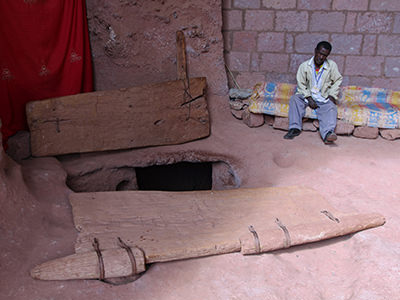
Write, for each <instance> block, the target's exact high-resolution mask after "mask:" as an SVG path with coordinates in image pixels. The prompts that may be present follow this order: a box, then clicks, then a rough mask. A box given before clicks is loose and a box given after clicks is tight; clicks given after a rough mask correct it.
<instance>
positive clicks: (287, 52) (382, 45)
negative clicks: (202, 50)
mask: <svg viewBox="0 0 400 300" xmlns="http://www.w3.org/2000/svg"><path fill="white" fill-rule="evenodd" d="M223 24H224V25H223V35H224V47H225V61H226V64H227V66H228V67H229V69H230V70H231V71H232V73H233V74H234V76H235V78H236V81H237V82H238V84H239V85H240V87H241V88H250V87H252V86H253V85H254V84H255V83H256V82H258V81H276V82H290V83H295V74H296V71H297V67H298V66H299V64H300V63H301V62H302V61H304V60H306V59H307V58H310V57H311V56H312V55H313V53H314V48H315V46H316V44H317V43H318V42H319V41H320V40H328V41H329V42H331V43H332V46H333V49H332V52H331V55H330V58H331V59H333V60H335V61H336V63H337V64H338V66H339V69H340V71H341V73H342V74H343V76H344V81H343V85H361V86H369V87H382V88H389V89H393V90H400V0H223ZM228 76H229V75H228ZM229 84H230V87H233V81H232V80H231V78H229Z"/></svg>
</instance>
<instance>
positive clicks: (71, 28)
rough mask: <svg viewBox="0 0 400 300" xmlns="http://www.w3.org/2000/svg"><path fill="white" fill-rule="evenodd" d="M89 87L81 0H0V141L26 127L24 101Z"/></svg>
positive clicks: (88, 57)
mask: <svg viewBox="0 0 400 300" xmlns="http://www.w3.org/2000/svg"><path fill="white" fill-rule="evenodd" d="M92 89H93V79H92V65H91V56H90V46H89V34H88V26H87V19H86V4H85V0H0V118H1V121H2V127H1V132H2V135H3V144H4V146H6V145H5V142H6V140H7V139H8V137H10V136H11V135H13V134H15V133H16V132H17V131H19V130H27V129H28V127H27V123H26V115H25V104H26V103H27V102H29V101H32V100H41V99H46V98H51V97H59V96H66V95H72V94H77V93H81V92H90V91H92Z"/></svg>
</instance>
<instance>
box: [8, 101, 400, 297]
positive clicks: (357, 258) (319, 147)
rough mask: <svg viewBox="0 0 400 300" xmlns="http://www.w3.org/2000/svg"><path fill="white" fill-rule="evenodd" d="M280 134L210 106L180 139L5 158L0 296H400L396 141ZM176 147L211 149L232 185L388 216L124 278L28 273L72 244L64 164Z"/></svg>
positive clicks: (99, 163) (96, 163)
mask: <svg viewBox="0 0 400 300" xmlns="http://www.w3.org/2000/svg"><path fill="white" fill-rule="evenodd" d="M213 111H216V110H215V109H214V110H213ZM284 134H285V132H284V131H280V130H275V129H273V128H272V127H270V126H268V125H263V126H261V127H258V128H249V127H247V126H246V125H245V124H244V123H243V122H242V121H239V120H237V119H235V118H234V117H233V116H232V115H231V113H230V112H229V111H228V110H222V111H220V112H219V113H218V114H217V113H215V112H214V114H213V115H212V134H211V136H210V137H208V138H206V139H202V140H199V141H195V142H191V143H186V144H183V145H178V146H164V147H154V148H144V149H138V150H130V151H118V152H113V153H108V154H99V155H98V154H88V155H79V156H76V157H70V158H69V159H64V160H63V161H62V163H60V162H59V161H58V160H57V159H55V158H35V159H29V160H24V161H23V162H22V163H21V168H19V167H18V165H15V164H13V163H12V162H7V164H6V169H7V170H8V171H7V172H5V171H3V173H2V174H3V175H2V176H3V177H2V178H4V183H3V190H0V191H5V193H6V196H7V199H8V200H7V202H4V201H3V202H1V203H2V208H3V210H2V213H0V217H1V220H2V221H1V223H0V225H1V228H0V230H1V237H0V245H1V247H0V249H1V250H0V266H1V268H0V295H1V297H0V298H1V299H8V300H9V299H30V300H44V299H46V300H47V299H48V300H50V299H94V298H96V299H121V300H123V299H307V300H314V299H315V300H316V299H360V300H361V299H362V300H367V299H371V300H372V299H373V300H376V299H400V296H399V285H400V233H399V230H398V228H400V215H399V214H400V213H399V212H400V201H399V199H400V185H399V184H398V178H397V175H398V174H400V157H399V155H398V153H399V147H400V144H399V143H400V141H398V140H396V141H387V140H384V139H382V138H380V137H379V138H378V139H376V140H367V139H360V138H354V137H339V138H338V141H337V142H336V144H335V145H325V144H324V143H323V142H322V141H321V138H320V137H319V135H318V133H317V132H303V133H302V134H301V135H300V136H299V137H297V138H295V139H294V140H284V139H283V135H284ZM176 151H182V152H187V151H189V152H196V153H198V152H205V153H213V154H214V155H221V157H224V158H226V159H227V160H229V163H230V165H231V166H232V168H233V170H234V171H235V173H236V176H238V178H239V179H240V186H241V187H273V186H289V185H303V186H307V187H310V188H314V189H315V190H317V191H319V192H320V193H321V194H322V195H323V196H324V197H325V198H326V199H327V200H328V201H329V202H330V203H331V204H332V205H333V206H335V207H336V208H338V209H340V210H346V211H358V212H378V213H381V214H383V215H384V216H385V217H386V221H387V222H386V224H385V225H384V226H382V227H378V228H374V229H369V230H366V231H363V232H359V233H356V234H354V235H351V236H345V237H341V238H336V239H332V240H328V241H323V242H318V243H314V244H309V245H303V246H297V247H293V248H290V249H287V250H281V251H275V252H272V253H267V254H262V255H255V256H242V255H241V254H240V253H234V254H226V255H219V256H213V257H206V258H198V259H189V260H185V261H177V262H170V263H157V264H154V265H151V266H150V267H149V269H148V271H147V272H146V273H145V274H144V275H143V276H142V277H141V278H139V279H138V280H137V281H135V282H133V283H130V284H126V285H122V286H112V285H108V284H105V283H102V282H99V281H96V280H77V281H47V282H46V281H37V280H33V279H31V277H30V276H29V270H30V269H31V268H32V267H34V266H35V265H37V264H40V263H42V262H45V261H47V260H50V259H53V258H57V257H62V256H65V255H68V254H72V253H73V252H74V241H75V238H76V232H75V229H74V226H73V222H72V214H71V209H70V205H69V203H68V200H67V197H68V194H69V193H71V192H72V191H71V190H70V189H69V188H68V187H67V186H66V185H65V181H66V176H67V174H66V170H68V172H71V171H73V170H74V169H79V168H82V164H86V165H87V166H89V165H91V166H102V165H106V164H113V163H119V162H120V161H124V162H126V163H129V161H130V160H136V159H140V157H148V156H149V155H150V156H151V155H154V153H171V152H176ZM9 170H14V171H13V172H10V171H9ZM21 176H22V177H21ZM4 184H6V185H8V188H5V185H4ZM10 202H12V203H11V204H10Z"/></svg>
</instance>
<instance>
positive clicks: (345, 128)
mask: <svg viewBox="0 0 400 300" xmlns="http://www.w3.org/2000/svg"><path fill="white" fill-rule="evenodd" d="M353 131H354V125H353V124H350V123H347V122H344V121H342V120H337V123H336V129H335V133H336V134H338V135H351V134H352V133H353Z"/></svg>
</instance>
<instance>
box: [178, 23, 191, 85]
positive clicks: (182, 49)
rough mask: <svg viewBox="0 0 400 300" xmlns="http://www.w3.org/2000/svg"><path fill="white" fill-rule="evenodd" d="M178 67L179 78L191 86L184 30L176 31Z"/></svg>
mask: <svg viewBox="0 0 400 300" xmlns="http://www.w3.org/2000/svg"><path fill="white" fill-rule="evenodd" d="M176 48H177V52H176V53H177V55H176V69H177V75H178V80H183V81H185V83H186V85H185V86H189V77H188V73H187V62H186V43H185V35H184V33H183V32H182V31H177V33H176Z"/></svg>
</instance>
